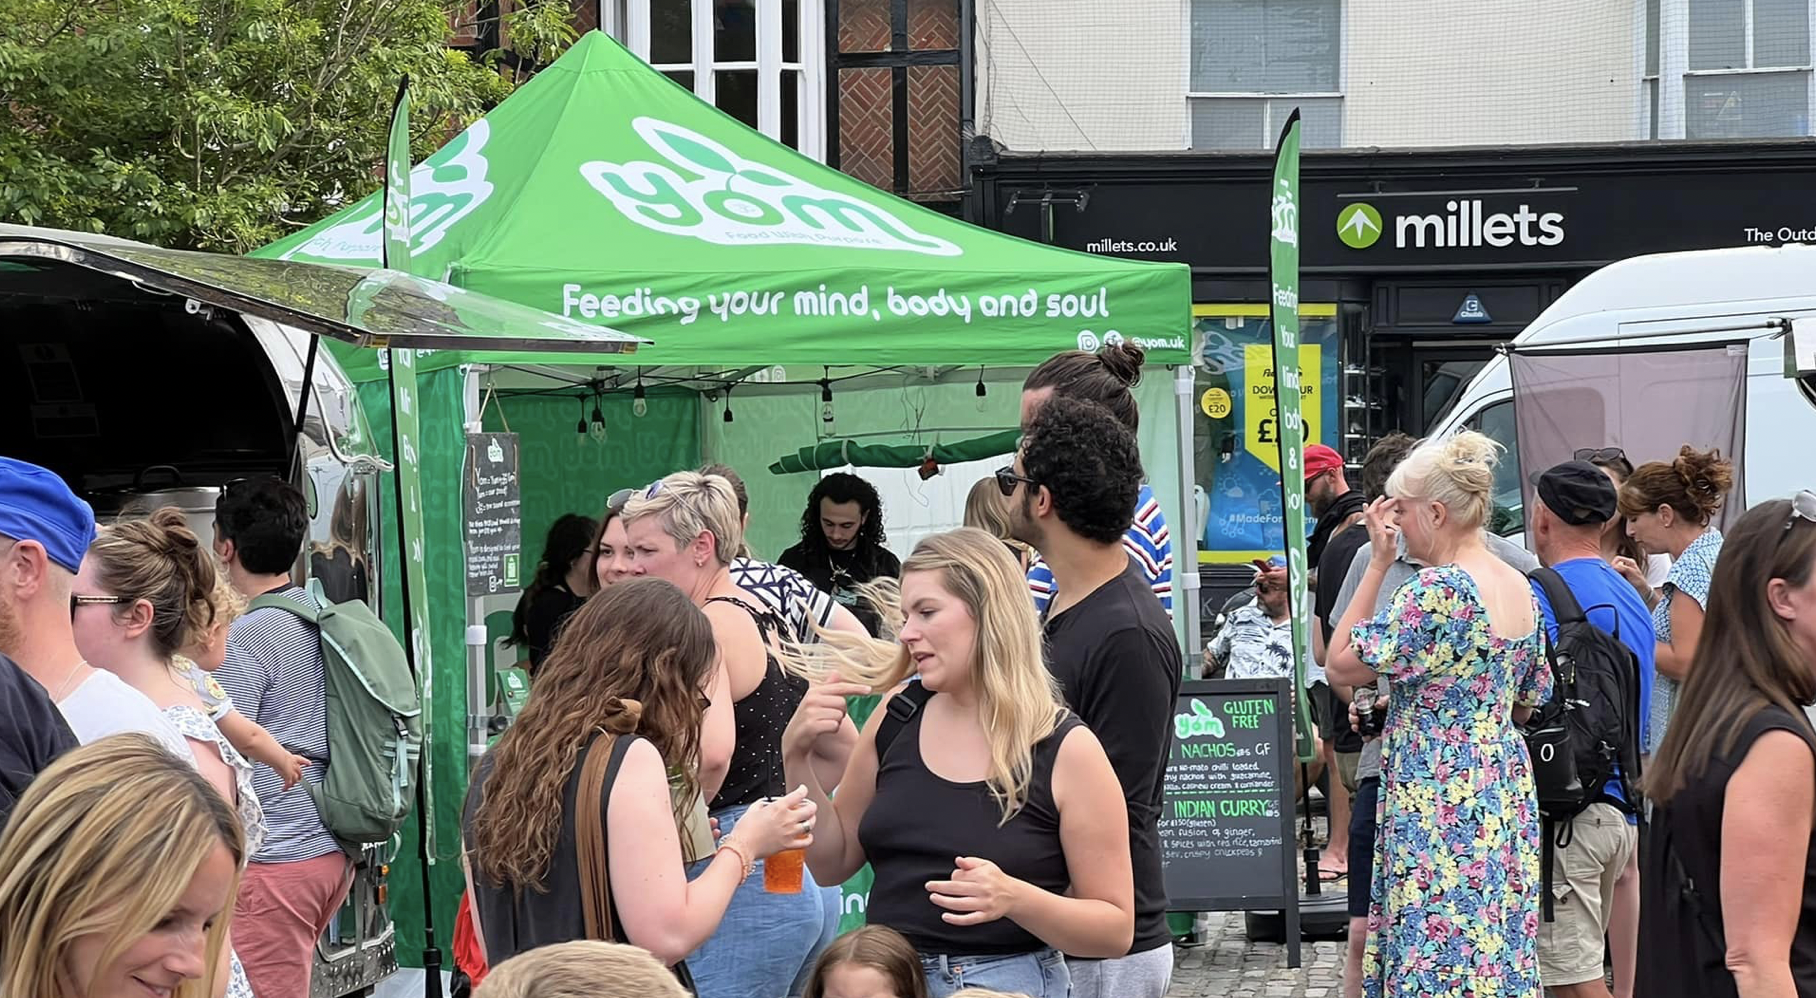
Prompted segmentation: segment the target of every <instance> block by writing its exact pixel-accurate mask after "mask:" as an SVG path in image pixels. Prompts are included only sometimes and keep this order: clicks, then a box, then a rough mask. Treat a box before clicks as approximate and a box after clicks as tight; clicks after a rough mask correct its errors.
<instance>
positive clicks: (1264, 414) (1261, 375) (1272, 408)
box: [1204, 343, 1324, 472]
mask: <svg viewBox="0 0 1816 998" xmlns="http://www.w3.org/2000/svg"><path fill="white" fill-rule="evenodd" d="M1242 364H1243V368H1244V371H1243V374H1244V378H1243V390H1244V391H1246V392H1247V393H1248V398H1247V399H1245V400H1244V405H1243V406H1242V418H1243V434H1242V446H1243V447H1244V449H1246V450H1247V451H1248V452H1249V453H1250V454H1252V455H1254V456H1255V458H1256V459H1257V460H1259V461H1261V462H1262V463H1263V464H1265V465H1267V466H1268V467H1269V468H1272V469H1273V470H1274V471H1275V472H1278V471H1279V470H1280V436H1279V409H1278V407H1277V406H1276V405H1275V404H1274V348H1273V346H1272V345H1271V344H1267V343H1250V344H1247V345H1245V346H1244V347H1243V350H1242ZM1323 367H1324V353H1323V350H1322V348H1321V347H1319V346H1318V345H1317V344H1314V343H1301V344H1300V345H1299V384H1300V385H1301V386H1303V387H1302V388H1301V389H1300V396H1301V397H1300V412H1301V414H1302V415H1303V416H1304V419H1305V442H1306V444H1307V445H1311V444H1315V443H1322V442H1323V441H1324V437H1323V432H1322V431H1323V426H1322V423H1323V419H1322V416H1323V413H1324V400H1323V399H1321V398H1319V397H1318V393H1319V392H1320V391H1321V390H1322V385H1323V380H1322V374H1323ZM1204 405H1205V411H1206V412H1209V411H1210V398H1209V394H1208V393H1207V394H1206V397H1205V402H1204Z"/></svg>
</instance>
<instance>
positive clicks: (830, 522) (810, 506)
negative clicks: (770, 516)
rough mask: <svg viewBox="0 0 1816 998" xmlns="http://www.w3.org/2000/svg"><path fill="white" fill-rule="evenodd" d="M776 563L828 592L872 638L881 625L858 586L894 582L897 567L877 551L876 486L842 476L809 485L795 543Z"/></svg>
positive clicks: (879, 507) (879, 518)
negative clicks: (854, 617) (799, 535)
mask: <svg viewBox="0 0 1816 998" xmlns="http://www.w3.org/2000/svg"><path fill="white" fill-rule="evenodd" d="M776 564H778V565H781V566H783V567H784V568H792V569H794V570H795V571H797V572H799V573H801V574H802V575H805V576H806V577H807V578H808V579H809V580H811V581H812V582H813V584H814V585H815V586H817V587H819V589H820V591H821V592H826V593H831V594H832V598H833V599H834V600H836V601H838V603H839V604H840V605H841V606H844V607H845V608H846V609H848V610H850V611H851V612H852V613H854V614H856V615H857V618H858V620H860V621H863V623H864V627H865V628H866V629H867V630H869V631H870V634H871V636H873V637H874V636H876V634H877V628H878V626H879V625H880V623H881V621H880V620H879V618H878V617H877V615H876V612H875V611H874V610H872V609H871V608H870V606H869V605H868V604H867V603H866V602H865V601H864V599H863V598H862V597H861V596H860V595H859V594H858V587H859V586H861V585H863V584H864V583H866V582H870V581H872V580H875V579H883V578H889V579H894V578H900V577H901V574H902V562H901V560H900V559H899V558H897V557H896V556H895V555H894V553H892V552H891V551H890V550H889V549H888V548H886V547H884V546H883V500H882V497H880V496H878V495H877V494H876V487H875V486H873V485H871V484H870V483H869V482H866V481H864V480H863V479H862V478H859V477H858V476H856V475H853V474H850V473H848V472H843V471H840V472H835V473H833V474H830V475H827V476H826V477H825V478H822V479H820V480H819V481H818V482H817V483H815V484H814V487H813V491H812V492H810V493H808V496H807V509H806V510H805V511H803V512H802V513H801V543H799V544H796V545H795V546H794V547H791V548H789V549H788V550H786V551H784V552H782V557H780V558H777V559H776Z"/></svg>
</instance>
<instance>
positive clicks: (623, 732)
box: [461, 579, 815, 966]
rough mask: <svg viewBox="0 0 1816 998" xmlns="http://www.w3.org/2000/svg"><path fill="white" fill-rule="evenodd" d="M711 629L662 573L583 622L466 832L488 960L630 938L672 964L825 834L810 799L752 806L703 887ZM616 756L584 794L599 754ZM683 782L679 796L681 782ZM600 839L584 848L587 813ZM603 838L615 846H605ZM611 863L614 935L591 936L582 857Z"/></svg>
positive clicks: (547, 671)
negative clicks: (696, 846) (690, 842)
mask: <svg viewBox="0 0 1816 998" xmlns="http://www.w3.org/2000/svg"><path fill="white" fill-rule="evenodd" d="M718 657H719V655H718V649H717V648H716V646H715V645H714V642H713V634H712V627H711V625H710V624H708V623H707V621H706V617H705V615H704V614H702V613H701V612H700V611H699V609H698V608H696V607H695V606H694V605H693V602H692V601H691V600H689V599H688V598H687V596H686V595H685V594H683V593H682V592H681V591H680V590H679V589H676V588H675V587H674V586H673V585H671V584H669V583H667V582H663V581H661V580H659V579H632V580H628V581H625V582H621V583H619V584H618V585H615V586H613V587H612V588H610V589H608V590H606V591H605V592H603V593H600V594H599V595H597V596H595V597H593V598H592V599H590V600H588V601H587V602H586V603H585V604H583V605H582V606H581V608H580V609H579V610H576V611H575V612H574V615H573V617H571V618H569V620H568V623H567V625H566V626H565V627H564V628H563V629H562V633H561V636H560V637H559V638H558V639H557V640H556V642H555V647H554V648H553V649H552V650H551V651H550V653H549V657H548V659H547V661H545V662H544V663H543V667H542V670H541V672H540V673H539V674H538V675H537V677H536V685H535V686H534V687H532V688H531V690H530V700H529V703H528V704H527V705H525V707H524V709H523V715H522V717H520V718H519V719H518V721H517V723H515V724H513V725H511V728H510V730H509V731H506V732H505V733H504V736H503V737H502V738H500V739H499V740H498V743H497V744H496V745H494V746H492V748H491V750H490V751H488V752H487V753H486V755H485V757H484V758H483V759H481V760H480V762H479V766H478V767H477V768H476V769H475V770H474V773H473V780H472V785H471V787H470V788H469V790H468V793H467V805H466V810H465V814H464V817H463V820H462V827H461V833H462V834H461V838H462V841H463V844H464V846H465V857H464V858H465V860H466V865H467V870H468V880H469V889H470V890H471V891H472V894H473V900H474V904H473V910H474V914H475V915H476V920H477V921H478V923H479V925H478V928H479V936H480V939H481V940H483V942H484V949H485V955H486V957H487V958H488V962H489V963H490V964H491V965H493V966H496V965H498V964H500V963H503V962H504V961H505V960H508V959H510V958H511V957H513V956H516V955H517V954H518V953H522V952H525V951H528V950H532V949H535V948H537V947H539V946H547V945H551V944H554V943H561V942H569V941H572V940H577V939H588V938H602V937H603V938H604V941H612V942H629V943H631V944H633V945H636V946H641V947H643V948H644V949H646V950H649V951H650V952H651V953H654V954H655V955H656V956H657V957H658V958H659V959H661V960H662V962H663V963H665V964H670V965H673V964H675V963H677V962H678V961H680V960H682V959H683V958H684V957H686V956H687V955H688V954H689V953H691V952H692V951H693V950H694V949H695V948H696V947H697V946H699V945H700V942H701V940H703V939H705V938H707V937H708V936H710V935H711V934H712V933H713V932H714V931H716V930H717V929H718V927H719V924H720V920H721V918H722V917H723V915H724V913H725V910H726V908H727V907H728V906H729V905H730V904H731V900H732V895H733V892H734V891H736V890H737V888H738V885H740V884H742V883H744V882H745V881H746V880H748V879H749V878H750V876H751V871H752V868H753V866H754V865H755V864H756V863H758V862H760V861H762V859H763V858H764V857H766V856H770V855H773V854H774V853H776V852H777V851H779V850H782V849H788V848H796V849H798V848H800V847H802V846H804V845H806V844H807V842H808V841H809V840H810V839H811V837H812V834H811V833H812V829H813V823H814V811H815V808H814V806H813V805H811V804H808V803H806V802H805V801H803V800H802V797H803V795H802V794H801V793H799V792H797V793H795V794H791V795H788V796H786V797H784V798H782V799H781V800H780V801H778V802H776V803H774V804H764V805H760V806H757V807H753V808H752V809H751V810H750V811H749V813H747V814H746V815H745V816H744V820H743V821H742V822H741V823H740V824H739V825H738V827H737V829H736V830H734V831H730V832H728V833H727V834H726V835H725V836H724V837H723V838H722V839H720V840H719V842H718V844H717V846H716V847H714V846H713V844H712V842H711V835H710V834H707V835H706V842H705V844H704V851H705V855H706V856H707V858H706V859H704V860H702V863H703V864H704V868H703V869H702V870H701V871H700V872H699V873H698V874H697V875H696V876H694V877H693V878H692V880H691V881H690V880H689V879H688V877H687V875H686V871H685V867H684V865H683V856H684V855H685V853H684V850H685V849H686V848H687V842H686V841H685V840H684V837H683V836H682V834H680V832H678V831H677V827H678V826H681V825H682V824H683V821H684V819H685V817H686V809H687V808H688V807H689V806H690V804H691V802H692V801H694V800H695V799H696V798H697V795H698V790H697V789H696V788H695V786H694V780H695V777H694V775H693V774H694V773H695V772H697V770H698V766H699V754H700V721H701V717H702V715H703V714H704V712H705V711H706V709H707V700H708V697H707V695H706V693H705V690H706V688H707V684H708V683H709V682H710V681H711V679H712V677H713V675H714V673H715V663H716V662H717V661H718ZM601 752H603V753H609V754H608V755H607V756H606V758H607V759H608V760H609V762H608V764H607V765H605V766H604V767H602V768H603V770H604V772H603V775H602V777H601V779H600V782H599V783H596V784H593V785H590V786H585V787H583V786H582V784H581V776H582V775H583V774H584V772H585V766H586V762H587V760H588V758H589V753H591V755H593V756H597V755H598V754H599V753H601ZM677 773H679V774H680V783H681V786H680V787H679V788H677V787H676V786H675V785H674V783H675V780H674V776H675V774H677ZM593 800H597V801H598V804H597V805H596V806H598V807H599V809H600V812H601V813H600V815H599V829H600V832H601V835H600V837H598V838H591V839H590V840H589V841H581V840H580V836H579V830H580V827H581V822H582V817H581V816H582V814H583V812H582V811H581V808H582V807H583V806H589V807H590V806H595V805H592V804H591V803H590V802H591V801H593ZM601 839H603V841H601ZM583 853H588V854H590V856H589V858H591V857H596V856H599V855H600V854H601V853H603V858H604V865H605V869H606V872H607V877H606V881H607V883H606V888H607V894H608V900H609V901H610V903H611V906H612V907H611V910H612V912H613V917H612V919H611V925H610V926H599V927H598V931H596V932H589V929H588V926H587V924H586V914H585V912H584V910H583V900H584V898H585V896H586V894H585V890H584V888H583V886H582V875H581V870H582V869H583V867H582V866H581V865H580V864H581V856H582V854H583Z"/></svg>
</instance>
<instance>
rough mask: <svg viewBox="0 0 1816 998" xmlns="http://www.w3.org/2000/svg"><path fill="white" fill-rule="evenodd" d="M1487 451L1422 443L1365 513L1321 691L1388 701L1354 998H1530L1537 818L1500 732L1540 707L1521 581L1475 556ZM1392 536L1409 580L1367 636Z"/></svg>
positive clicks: (1533, 996)
mask: <svg viewBox="0 0 1816 998" xmlns="http://www.w3.org/2000/svg"><path fill="white" fill-rule="evenodd" d="M1496 450H1497V445H1496V444H1494V443H1493V441H1491V440H1489V439H1488V438H1486V437H1484V436H1482V435H1481V434H1479V433H1463V434H1459V435H1457V436H1455V437H1451V438H1448V439H1445V440H1437V441H1429V442H1427V443H1425V444H1423V445H1421V446H1420V447H1419V448H1418V449H1416V450H1414V451H1413V453H1412V454H1411V455H1409V456H1408V457H1407V459H1406V461H1405V462H1404V463H1403V464H1402V465H1401V466H1400V468H1399V469H1398V470H1397V471H1396V472H1395V473H1394V475H1393V478H1392V479H1390V480H1389V482H1388V495H1389V496H1392V498H1390V499H1382V500H1378V501H1377V502H1375V503H1374V504H1373V505H1371V506H1370V507H1369V510H1368V514H1367V522H1368V530H1369V540H1370V545H1371V549H1372V552H1373V554H1372V560H1371V562H1370V564H1369V569H1368V572H1367V574H1366V575H1365V576H1364V577H1363V580H1362V583H1361V586H1360V587H1359V588H1358V590H1357V592H1356V595H1355V598H1354V599H1353V600H1352V601H1351V603H1350V605H1349V610H1348V611H1347V612H1346V613H1345V614H1344V616H1343V620H1342V622H1341V623H1340V624H1339V626H1338V627H1337V629H1336V632H1335V639H1334V640H1335V644H1334V646H1333V647H1332V649H1331V653H1330V656H1329V658H1328V659H1327V661H1326V669H1327V671H1328V672H1329V675H1330V678H1331V681H1332V682H1338V683H1343V684H1346V685H1361V684H1364V683H1370V684H1372V683H1373V682H1374V681H1375V679H1376V677H1377V675H1384V676H1386V677H1387V678H1388V679H1389V681H1390V683H1391V684H1392V693H1391V694H1390V696H1389V699H1388V705H1387V714H1386V727H1385V730H1384V732H1383V738H1384V741H1383V743H1382V771H1381V798H1380V805H1379V806H1380V812H1379V824H1380V830H1379V832H1378V834H1377V836H1376V839H1375V875H1374V886H1373V890H1372V894H1371V897H1372V903H1371V905H1370V908H1369V918H1368V945H1367V949H1366V950H1365V955H1364V957H1363V964H1362V973H1363V981H1362V985H1363V994H1364V995H1366V996H1367V998H1411V996H1418V998H1539V996H1540V995H1541V994H1542V992H1541V990H1540V987H1539V970H1538V944H1537V939H1538V926H1539V889H1540V888H1539V883H1540V877H1539V814H1538V803H1537V800H1536V798H1535V796H1534V792H1533V785H1532V767H1531V762H1530V760H1529V759H1528V758H1527V755H1526V746H1525V742H1524V741H1523V740H1522V739H1521V737H1520V733H1519V731H1518V729H1517V727H1516V721H1520V720H1524V719H1525V717H1526V716H1527V715H1528V714H1529V713H1530V711H1531V709H1532V708H1533V707H1536V706H1537V705H1539V704H1540V703H1543V702H1544V700H1545V699H1546V698H1547V697H1548V696H1549V695H1550V693H1551V671H1550V669H1549V668H1548V667H1547V666H1546V664H1545V657H1544V654H1543V648H1542V646H1541V644H1540V637H1539V632H1538V630H1537V627H1536V623H1537V620H1538V615H1537V613H1538V611H1537V606H1536V604H1535V602H1534V600H1533V596H1532V589H1531V586H1530V585H1529V584H1528V582H1527V581H1526V578H1525V576H1523V575H1521V574H1520V573H1519V572H1518V571H1517V570H1515V569H1513V568H1511V567H1509V566H1507V565H1506V564H1505V563H1503V562H1502V561H1501V560H1500V559H1499V558H1497V557H1496V556H1495V555H1494V554H1493V553H1491V552H1490V551H1489V550H1488V549H1487V547H1486V546H1484V544H1483V541H1482V525H1483V523H1484V521H1485V520H1486V518H1487V515H1488V511H1489V508H1490V493H1491V490H1492V488H1493V483H1494V465H1495V461H1496ZM1402 532H1403V536H1404V540H1405V550H1406V555H1407V557H1408V558H1409V559H1410V560H1412V561H1414V562H1416V563H1418V564H1420V565H1424V566H1428V567H1426V568H1424V569H1423V570H1422V571H1421V572H1420V573H1419V574H1418V575H1417V576H1416V577H1414V578H1413V579H1411V580H1409V581H1408V582H1407V583H1406V584H1405V585H1403V586H1402V587H1401V588H1400V589H1399V591H1397V592H1396V593H1394V595H1393V599H1392V602H1391V604H1390V605H1389V606H1388V608H1387V609H1386V610H1384V611H1382V613H1381V615H1380V616H1378V617H1376V618H1374V619H1373V620H1365V619H1363V614H1364V612H1365V611H1366V609H1367V608H1369V607H1372V606H1374V605H1375V598H1376V596H1377V594H1378V592H1379V589H1380V585H1381V580H1382V577H1383V576H1384V575H1385V573H1386V569H1387V567H1388V565H1389V564H1391V563H1392V562H1393V559H1394V557H1395V551H1396V548H1397V546H1398V542H1399V540H1400V539H1401V535H1402Z"/></svg>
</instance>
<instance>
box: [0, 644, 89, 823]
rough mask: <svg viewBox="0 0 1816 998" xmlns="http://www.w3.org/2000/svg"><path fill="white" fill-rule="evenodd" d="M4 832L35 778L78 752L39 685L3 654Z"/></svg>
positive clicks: (0, 817)
mask: <svg viewBox="0 0 1816 998" xmlns="http://www.w3.org/2000/svg"><path fill="white" fill-rule="evenodd" d="M0 717H5V718H6V724H5V726H4V727H0V829H4V828H5V827H6V819H7V817H8V816H10V815H11V814H12V813H13V805H15V804H17V803H19V798H20V797H21V796H23V795H24V794H25V788H26V787H28V786H30V785H31V782H32V778H33V777H35V776H37V775H38V773H39V772H41V771H42V770H43V769H44V767H46V766H48V765H50V764H51V763H52V762H53V761H54V760H55V759H56V758H57V757H58V756H60V755H62V754H63V753H65V752H67V751H69V750H70V749H73V748H75V747H76V736H75V733H74V732H72V731H70V730H69V723H68V722H67V721H65V720H63V715H62V714H61V713H60V712H59V711H58V710H57V705H56V704H54V703H52V702H51V699H50V694H48V693H46V692H44V687H42V686H39V685H38V681H37V680H35V679H33V678H32V677H30V676H28V675H26V674H25V670H24V669H21V668H19V666H18V665H16V664H14V662H13V660H12V659H10V658H7V657H6V656H5V655H0Z"/></svg>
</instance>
